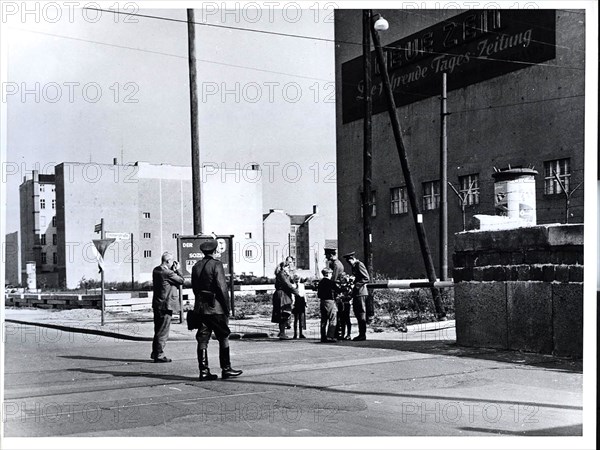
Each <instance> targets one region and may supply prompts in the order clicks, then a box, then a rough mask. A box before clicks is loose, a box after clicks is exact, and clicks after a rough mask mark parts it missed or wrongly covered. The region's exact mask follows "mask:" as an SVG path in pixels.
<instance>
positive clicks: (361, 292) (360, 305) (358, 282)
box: [344, 252, 369, 341]
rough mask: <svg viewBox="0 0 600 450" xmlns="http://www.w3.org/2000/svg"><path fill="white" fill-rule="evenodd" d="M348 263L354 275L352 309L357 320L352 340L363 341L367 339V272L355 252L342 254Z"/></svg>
mask: <svg viewBox="0 0 600 450" xmlns="http://www.w3.org/2000/svg"><path fill="white" fill-rule="evenodd" d="M344 258H345V259H346V261H348V264H350V266H351V267H352V275H353V276H354V286H353V287H352V309H354V315H355V316H356V320H357V321H358V336H356V337H355V338H354V339H352V340H353V341H364V340H366V339H367V307H366V300H367V296H368V295H369V292H368V290H367V283H368V282H369V272H368V271H367V268H366V267H365V265H364V264H363V263H362V262H360V261H359V260H358V259H357V258H356V252H350V253H348V254H346V255H344Z"/></svg>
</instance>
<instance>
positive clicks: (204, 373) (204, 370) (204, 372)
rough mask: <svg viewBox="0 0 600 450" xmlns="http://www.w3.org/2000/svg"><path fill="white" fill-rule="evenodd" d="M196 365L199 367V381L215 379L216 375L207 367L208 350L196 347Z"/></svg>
mask: <svg viewBox="0 0 600 450" xmlns="http://www.w3.org/2000/svg"><path fill="white" fill-rule="evenodd" d="M198 366H199V368H200V378H199V379H200V381H210V380H216V379H217V378H218V377H217V376H216V375H214V374H212V373H210V369H209V368H208V350H207V349H205V348H202V349H201V348H198Z"/></svg>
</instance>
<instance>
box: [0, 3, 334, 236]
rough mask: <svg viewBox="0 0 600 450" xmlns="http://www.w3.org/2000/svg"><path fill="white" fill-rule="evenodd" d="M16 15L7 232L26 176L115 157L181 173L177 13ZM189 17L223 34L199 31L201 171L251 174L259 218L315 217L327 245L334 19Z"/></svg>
mask: <svg viewBox="0 0 600 450" xmlns="http://www.w3.org/2000/svg"><path fill="white" fill-rule="evenodd" d="M54 4H56V3H54ZM117 4H118V3H117ZM131 4H133V3H131ZM15 5H16V8H17V10H16V11H15V12H14V13H13V12H12V11H8V12H10V14H8V13H7V14H4V16H3V22H5V23H2V26H3V27H5V32H6V34H5V36H8V42H7V43H5V45H6V47H7V60H8V74H7V75H8V77H7V80H8V82H7V83H5V85H4V86H3V96H4V99H3V100H6V103H7V136H6V137H7V152H6V163H7V165H6V171H5V172H6V180H5V181H6V195H7V197H6V198H7V209H6V212H7V214H6V232H12V231H16V230H17V229H18V228H19V219H18V218H19V204H18V186H19V184H20V183H21V182H22V179H23V176H24V175H29V174H30V173H31V170H32V169H35V168H38V170H40V173H52V171H53V166H54V165H55V164H58V163H60V162H63V161H76V162H90V161H92V162H96V163H106V164H110V163H112V160H113V158H115V157H116V158H118V160H119V161H120V162H121V161H122V162H124V163H130V162H135V161H147V162H150V163H155V164H158V163H166V164H175V165H191V150H190V112H189V82H188V74H189V72H188V60H187V51H188V48H187V24H186V23H185V21H186V19H187V15H186V11H185V9H171V10H165V9H140V10H138V11H136V14H144V15H151V16H157V17H160V18H162V20H161V19H155V18H149V17H139V16H132V15H127V14H114V13H112V12H106V11H104V12H99V11H90V10H82V9H72V10H69V9H63V10H62V11H59V10H58V9H56V8H52V7H47V8H43V7H40V8H39V10H38V11H35V10H33V12H30V13H28V14H25V15H24V14H23V13H24V10H19V8H23V7H22V5H21V6H19V5H20V4H18V3H15ZM106 5H108V4H106ZM214 5H216V4H214ZM5 12H6V11H5ZM121 12H122V13H129V12H133V10H130V9H128V10H121ZM195 13H196V18H195V20H196V22H198V23H208V24H213V25H225V26H227V27H231V28H223V27H220V26H204V25H198V26H197V27H196V58H197V60H198V64H197V71H198V82H199V134H200V153H201V160H202V162H203V163H212V164H218V165H219V166H221V167H227V168H232V167H236V166H238V167H244V166H245V165H248V164H250V163H258V164H260V165H261V166H262V167H263V207H264V212H268V210H269V209H271V208H281V209H284V210H285V211H286V212H289V213H291V214H304V213H310V212H312V205H314V204H317V205H319V212H320V213H321V214H322V215H323V216H324V217H325V219H326V220H325V223H326V236H327V237H328V238H336V219H337V218H336V185H335V181H336V180H335V98H334V91H335V89H334V84H333V80H334V45H333V43H332V42H331V41H329V40H331V39H333V16H332V14H331V13H330V11H316V10H309V9H305V10H297V9H294V8H288V9H287V10H271V11H269V10H262V11H259V10H256V9H252V7H251V5H250V7H244V8H238V9H234V10H229V11H225V10H222V9H221V10H216V9H215V10H207V11H203V10H195ZM164 19H175V20H172V21H170V20H164ZM233 27H235V28H248V29H253V30H261V31H267V32H271V33H272V32H274V33H284V34H294V35H301V36H311V37H316V38H319V39H325V40H317V39H303V38H297V37H289V36H281V35H276V34H267V33H256V32H249V31H242V30H236V29H232V28H233Z"/></svg>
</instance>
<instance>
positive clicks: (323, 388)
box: [68, 369, 583, 431]
mask: <svg viewBox="0 0 600 450" xmlns="http://www.w3.org/2000/svg"><path fill="white" fill-rule="evenodd" d="M68 371H69V372H83V373H91V374H104V375H113V376H115V377H133V378H140V377H144V378H151V379H156V380H164V381H177V382H182V381H183V382H191V381H193V382H196V383H198V385H199V386H202V387H210V386H211V384H210V383H215V382H216V383H219V384H221V383H236V384H249V385H260V386H274V387H279V388H284V391H285V393H286V395H289V393H290V389H289V388H293V389H312V390H316V391H320V392H327V393H336V394H347V395H351V396H355V395H378V396H388V397H400V398H409V399H420V400H423V399H426V400H436V401H454V402H474V403H475V402H479V403H493V404H499V403H501V404H508V405H513V404H514V403H515V402H514V400H499V399H485V398H470V397H451V396H439V395H424V394H410V393H405V392H383V391H359V390H350V389H340V388H336V387H327V386H311V385H307V384H298V383H284V382H281V381H278V380H274V381H257V380H251V379H248V378H246V379H244V378H232V379H230V380H227V381H225V382H224V381H223V380H222V379H221V378H219V379H218V380H215V381H203V382H199V381H198V378H197V377H185V376H181V375H169V374H160V373H152V372H122V371H116V370H98V369H68ZM221 385H222V384H221ZM519 405H523V406H535V407H540V408H553V409H567V410H575V411H581V410H583V408H582V407H581V406H571V405H561V404H554V403H539V402H525V401H520V402H519ZM472 431H476V430H475V429H474V430H472ZM479 431H481V430H479Z"/></svg>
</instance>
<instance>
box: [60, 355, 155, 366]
mask: <svg viewBox="0 0 600 450" xmlns="http://www.w3.org/2000/svg"><path fill="white" fill-rule="evenodd" d="M59 358H67V359H88V360H90V361H115V362H124V363H130V362H131V363H151V364H154V361H152V360H151V359H150V358H148V359H131V358H103V357H100V356H80V355H59Z"/></svg>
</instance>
